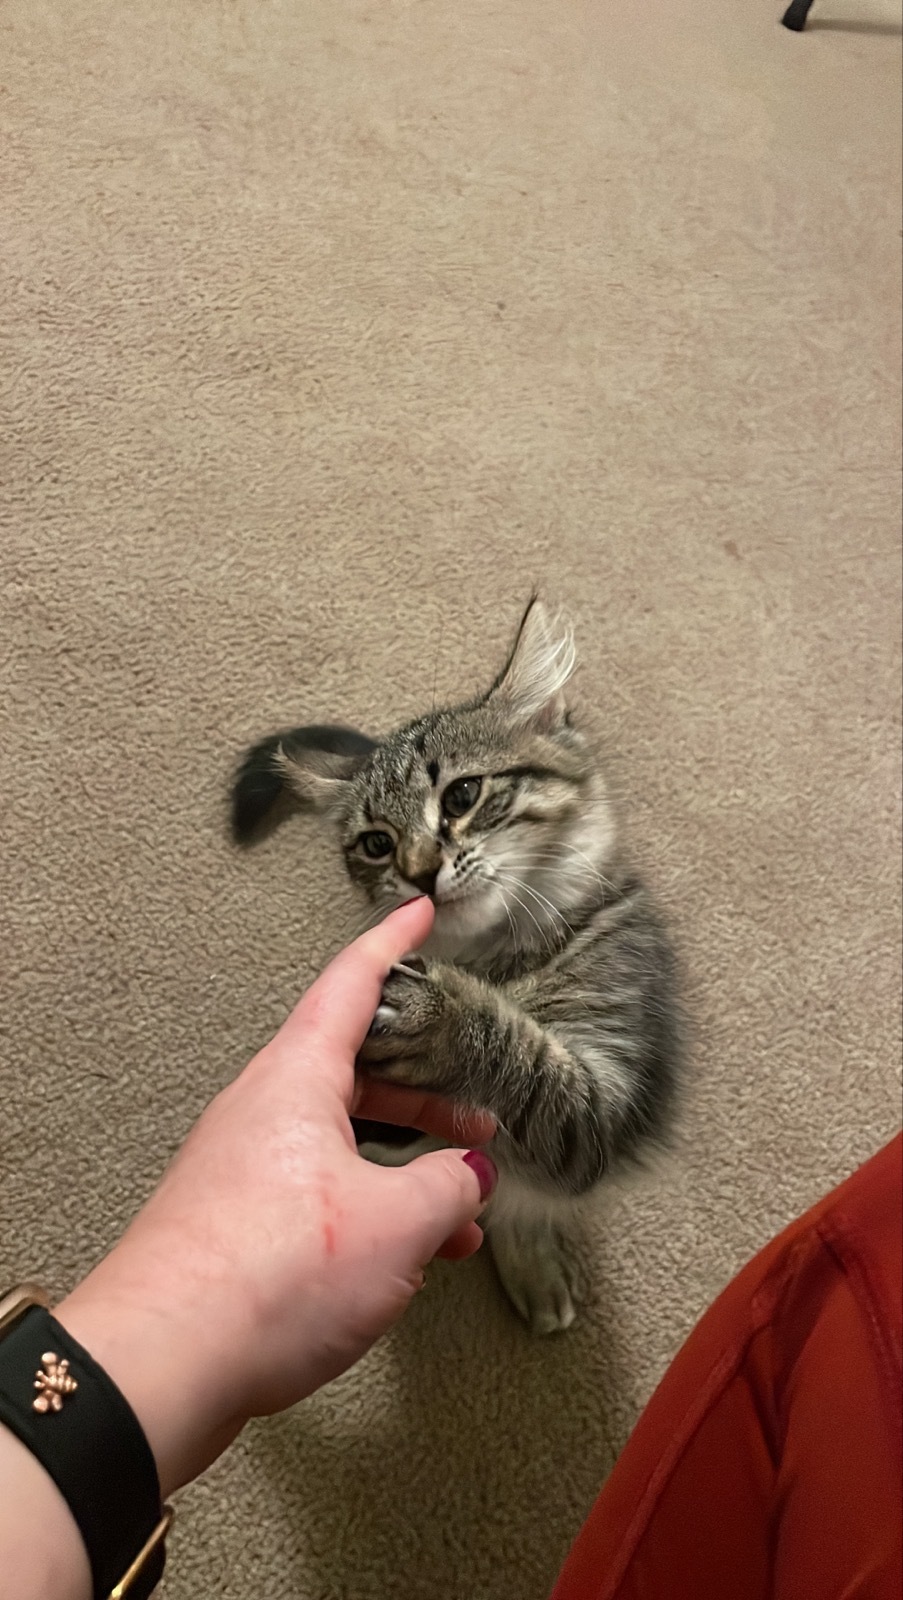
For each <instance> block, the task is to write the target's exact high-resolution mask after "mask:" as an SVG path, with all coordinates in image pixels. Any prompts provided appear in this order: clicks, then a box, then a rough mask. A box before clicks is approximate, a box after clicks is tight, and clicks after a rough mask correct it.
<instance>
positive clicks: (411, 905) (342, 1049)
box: [274, 895, 434, 1064]
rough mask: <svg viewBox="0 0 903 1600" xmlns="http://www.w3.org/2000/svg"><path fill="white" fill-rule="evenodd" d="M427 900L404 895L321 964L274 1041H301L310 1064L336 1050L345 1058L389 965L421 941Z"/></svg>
mask: <svg viewBox="0 0 903 1600" xmlns="http://www.w3.org/2000/svg"><path fill="white" fill-rule="evenodd" d="M433 915H434V912H433V902H432V901H431V900H430V899H428V898H427V896H426V895H423V896H421V898H420V899H418V900H409V901H408V902H407V904H406V905H403V906H399V908H398V910H397V911H392V912H391V913H390V914H389V916H388V917H386V919H385V921H384V922H380V923H379V924H378V926H377V927H375V928H370V930H369V931H368V932H367V933H364V934H362V935H361V937H360V938H359V939H355V941H354V943H353V944H350V945H348V946H347V948H346V949H344V950H342V951H340V953H339V954H338V955H337V956H336V957H335V958H334V959H333V960H332V961H330V963H329V966H328V967H326V968H324V970H323V971H322V972H321V973H320V976H319V978H317V979H316V981H315V982H314V983H312V984H311V986H310V988H309V989H308V990H307V993H306V994H304V995H302V997H301V999H300V1000H299V1002H298V1004H297V1005H296V1006H295V1009H294V1011H292V1013H291V1015H290V1016H289V1017H287V1019H286V1021H285V1022H284V1023H283V1024H282V1027H281V1028H280V1029H279V1032H278V1033H277V1035H276V1039H275V1041H274V1043H278V1044H279V1045H287V1046H289V1047H292V1048H294V1047H296V1046H299V1045H303V1046H304V1050H305V1054H306V1055H307V1056H308V1058H309V1060H310V1061H311V1063H312V1064H313V1062H314V1061H316V1059H317V1058H318V1057H320V1058H321V1059H323V1060H324V1061H326V1062H329V1061H330V1060H331V1058H332V1057H334V1055H335V1054H336V1053H338V1054H339V1055H342V1056H344V1057H345V1058H346V1060H347V1061H348V1062H349V1063H350V1062H351V1061H353V1059H354V1057H355V1056H356V1055H357V1052H358V1050H359V1049H360V1047H361V1045H362V1044H363V1042H364V1037H365V1035H366V1032H367V1029H368V1028H369V1026H370V1024H371V1022H372V1021H373V1017H374V1013H375V1012H376V1008H377V1006H378V1005H379V998H380V994H381V993H382V986H383V984H384V982H385V980H386V976H387V974H388V971H389V968H390V967H391V966H393V965H394V964H395V962H396V961H400V960H401V958H402V956H404V955H407V954H408V952H409V951H411V950H416V948H417V946H418V945H420V944H422V943H423V941H424V939H425V938H426V937H427V934H428V933H429V931H430V929H431V927H432V926H433Z"/></svg>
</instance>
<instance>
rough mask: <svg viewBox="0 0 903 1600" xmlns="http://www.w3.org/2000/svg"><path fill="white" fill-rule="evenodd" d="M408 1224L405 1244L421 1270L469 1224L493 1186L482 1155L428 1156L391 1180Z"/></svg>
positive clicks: (491, 1166) (492, 1169) (494, 1173)
mask: <svg viewBox="0 0 903 1600" xmlns="http://www.w3.org/2000/svg"><path fill="white" fill-rule="evenodd" d="M394 1176H395V1178H396V1180H397V1182H398V1185H399V1188H400V1189H401V1192H402V1195H403V1197H404V1204H405V1206H406V1208H407V1215H408V1218H409V1230H408V1238H409V1239H410V1241H411V1245H412V1248H413V1249H414V1251H415V1252H416V1256H417V1263H418V1265H419V1266H426V1264H427V1262H428V1261H432V1259H433V1256H434V1255H436V1254H437V1252H438V1251H439V1250H440V1249H441V1247H442V1246H443V1245H444V1244H445V1242H446V1240H448V1239H450V1238H451V1237H452V1235H453V1234H454V1233H456V1232H457V1230H458V1229H460V1228H463V1227H465V1226H466V1224H467V1223H469V1222H475V1221H476V1219H477V1217H478V1216H479V1215H480V1212H481V1211H482V1210H483V1208H484V1207H485V1205H486V1202H487V1200H488V1199H489V1196H490V1195H491V1194H492V1191H493V1189H494V1188H495V1186H496V1184H497V1182H498V1176H499V1175H498V1169H497V1168H496V1165H495V1162H494V1161H492V1160H491V1159H490V1157H489V1156H488V1155H486V1153H485V1152H484V1151H483V1150H467V1151H461V1150H433V1151H431V1152H430V1153H429V1155H425V1156H418V1157H417V1158H416V1160H415V1161H409V1162H408V1164H407V1166H404V1167H398V1168H396V1171H395V1174H394Z"/></svg>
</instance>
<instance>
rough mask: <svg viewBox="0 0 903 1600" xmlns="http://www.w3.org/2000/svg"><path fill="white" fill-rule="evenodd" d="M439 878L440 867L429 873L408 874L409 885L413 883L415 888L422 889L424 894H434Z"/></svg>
mask: <svg viewBox="0 0 903 1600" xmlns="http://www.w3.org/2000/svg"><path fill="white" fill-rule="evenodd" d="M438 876H439V868H438V867H433V868H432V869H431V870H430V871H429V872H417V873H413V872H409V873H406V877H407V880H408V883H413V885H414V887H415V888H416V889H420V890H421V891H422V892H423V893H424V894H432V893H433V891H434V889H435V887H436V879H437V878H438Z"/></svg>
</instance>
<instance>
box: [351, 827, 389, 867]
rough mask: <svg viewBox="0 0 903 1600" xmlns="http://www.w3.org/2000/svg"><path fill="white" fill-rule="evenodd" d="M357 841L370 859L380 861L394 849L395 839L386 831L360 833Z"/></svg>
mask: <svg viewBox="0 0 903 1600" xmlns="http://www.w3.org/2000/svg"><path fill="white" fill-rule="evenodd" d="M357 842H358V844H359V845H360V848H361V850H362V851H363V853H364V855H365V856H367V857H368V858H369V860H370V861H382V860H384V859H385V857H386V856H390V855H391V854H392V851H393V850H394V849H395V840H394V839H393V838H392V837H391V835H390V834H388V833H379V832H373V833H362V834H361V836H360V838H359V839H358V841H357Z"/></svg>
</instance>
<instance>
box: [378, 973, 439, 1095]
mask: <svg viewBox="0 0 903 1600" xmlns="http://www.w3.org/2000/svg"><path fill="white" fill-rule="evenodd" d="M446 1009H447V1008H446V996H445V994H444V992H443V989H442V987H441V984H439V983H438V982H437V981H436V980H435V978H433V977H431V976H430V974H429V972H428V970H427V968H426V966H425V964H424V962H423V961H421V960H420V958H419V957H410V958H408V959H407V960H405V961H402V962H399V963H398V964H397V966H394V967H393V968H392V970H391V971H390V973H389V975H388V977H387V978H386V981H385V983H384V984H383V993H382V1000H381V1002H380V1004H379V1006H378V1008H377V1011H376V1015H375V1016H374V1018H373V1021H372V1022H371V1024H370V1031H369V1033H368V1034H367V1037H366V1039H365V1040H364V1043H363V1045H362V1046H361V1051H360V1059H361V1061H364V1062H366V1063H367V1065H368V1066H377V1067H382V1068H383V1070H384V1071H385V1072H386V1073H387V1075H389V1076H396V1077H399V1078H404V1079H405V1081H408V1082H410V1081H411V1079H410V1073H409V1071H408V1070H406V1069H409V1068H410V1067H411V1065H412V1063H413V1062H414V1060H415V1059H417V1058H420V1059H423V1058H424V1057H427V1056H430V1055H435V1054H436V1050H437V1046H438V1044H439V1034H440V1033H441V1030H442V1026H443V1021H444V1018H445V1015H446Z"/></svg>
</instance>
